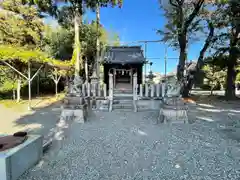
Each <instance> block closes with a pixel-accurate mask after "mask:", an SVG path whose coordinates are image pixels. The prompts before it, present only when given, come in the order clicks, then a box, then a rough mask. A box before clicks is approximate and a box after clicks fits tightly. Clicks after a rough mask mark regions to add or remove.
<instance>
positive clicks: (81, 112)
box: [73, 104, 87, 123]
mask: <svg viewBox="0 0 240 180" xmlns="http://www.w3.org/2000/svg"><path fill="white" fill-rule="evenodd" d="M73 114H74V120H75V121H76V122H78V123H84V122H86V121H87V104H85V105H82V107H81V108H80V109H74V110H73Z"/></svg>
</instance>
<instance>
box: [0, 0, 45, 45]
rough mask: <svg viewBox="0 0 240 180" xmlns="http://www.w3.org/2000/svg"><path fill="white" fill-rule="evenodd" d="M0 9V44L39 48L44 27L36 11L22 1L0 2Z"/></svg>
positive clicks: (8, 0) (5, 0)
mask: <svg viewBox="0 0 240 180" xmlns="http://www.w3.org/2000/svg"><path fill="white" fill-rule="evenodd" d="M0 7H1V11H0V43H1V44H13V45H17V46H27V47H28V48H31V49H33V48H40V47H41V40H42V32H43V30H44V25H43V21H42V19H41V18H40V14H39V12H38V11H37V9H36V8H35V7H34V6H29V7H26V6H24V5H23V4H22V0H4V1H0Z"/></svg>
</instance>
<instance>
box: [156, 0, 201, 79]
mask: <svg viewBox="0 0 240 180" xmlns="http://www.w3.org/2000/svg"><path fill="white" fill-rule="evenodd" d="M159 2H160V3H161V1H159ZM168 2H169V5H170V7H167V8H165V12H166V13H167V14H166V15H167V16H166V17H167V19H168V23H167V24H166V29H167V30H168V32H166V34H165V40H166V39H168V40H169V35H170V36H172V35H171V33H172V32H173V31H174V32H175V33H174V36H175V39H177V41H173V43H174V44H173V45H174V46H175V47H179V51H180V53H179V62H178V67H177V78H178V80H179V81H182V80H183V75H184V74H183V73H184V67H185V62H186V57H187V53H186V49H187V45H188V42H189V39H188V37H189V32H190V31H192V29H196V28H197V27H198V23H199V21H200V20H198V21H194V20H195V18H196V17H197V16H198V15H199V12H200V10H201V8H202V7H203V5H204V0H196V1H194V2H191V3H189V2H188V1H187V0H168ZM169 30H170V31H169Z"/></svg>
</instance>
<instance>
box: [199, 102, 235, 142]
mask: <svg viewBox="0 0 240 180" xmlns="http://www.w3.org/2000/svg"><path fill="white" fill-rule="evenodd" d="M194 111H195V112H194V114H195V115H196V120H197V121H204V122H205V123H209V126H213V128H216V131H218V133H219V135H221V136H224V137H225V138H226V139H231V140H236V141H239V142H240V104H239V103H238V101H223V100H220V99H218V98H216V97H214V98H213V99H210V98H209V99H208V98H206V97H203V98H200V99H198V100H197V104H196V107H195V110H194Z"/></svg>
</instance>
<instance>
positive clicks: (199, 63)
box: [182, 22, 214, 97]
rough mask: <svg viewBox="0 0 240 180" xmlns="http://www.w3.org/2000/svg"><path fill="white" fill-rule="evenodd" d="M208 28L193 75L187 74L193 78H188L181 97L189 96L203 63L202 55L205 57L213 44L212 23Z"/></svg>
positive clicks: (209, 23)
mask: <svg viewBox="0 0 240 180" xmlns="http://www.w3.org/2000/svg"><path fill="white" fill-rule="evenodd" d="M208 28H209V34H208V37H207V39H206V40H205V43H204V46H203V48H202V49H201V51H200V53H199V57H198V60H197V65H196V69H195V72H194V74H189V75H193V78H190V80H189V81H188V82H187V85H186V86H185V87H184V90H183V94H182V96H183V97H188V96H189V93H190V90H191V89H192V86H193V85H194V83H195V82H196V79H197V76H198V75H199V72H200V70H201V69H202V67H203V65H204V62H203V58H204V55H205V53H206V51H207V49H208V48H209V46H210V45H211V44H212V43H213V42H214V40H213V36H214V26H213V24H212V22H208Z"/></svg>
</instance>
